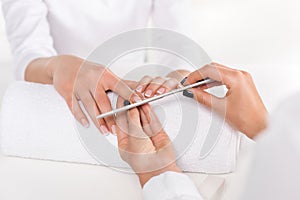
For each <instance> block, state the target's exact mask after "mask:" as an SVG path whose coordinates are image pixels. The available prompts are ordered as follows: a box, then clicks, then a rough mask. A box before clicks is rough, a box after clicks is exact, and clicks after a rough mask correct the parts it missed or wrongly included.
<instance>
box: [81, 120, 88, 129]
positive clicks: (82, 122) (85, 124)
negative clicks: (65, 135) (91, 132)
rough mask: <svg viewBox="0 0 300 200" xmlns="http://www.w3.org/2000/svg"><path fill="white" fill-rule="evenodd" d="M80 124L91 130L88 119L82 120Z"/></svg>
mask: <svg viewBox="0 0 300 200" xmlns="http://www.w3.org/2000/svg"><path fill="white" fill-rule="evenodd" d="M80 123H81V125H82V126H83V127H84V128H89V127H90V123H89V121H88V120H87V119H86V118H81V119H80Z"/></svg>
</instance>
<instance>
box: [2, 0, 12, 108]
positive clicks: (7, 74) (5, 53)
mask: <svg viewBox="0 0 300 200" xmlns="http://www.w3.org/2000/svg"><path fill="white" fill-rule="evenodd" d="M0 6H1V2H0ZM10 66H11V55H10V49H9V44H8V42H7V38H6V34H5V23H4V19H3V15H2V9H0V108H1V99H2V96H3V94H4V91H5V89H6V88H7V86H8V84H9V83H10V82H11V81H12V79H13V78H12V71H11V67H10Z"/></svg>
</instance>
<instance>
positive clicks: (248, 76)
mask: <svg viewBox="0 0 300 200" xmlns="http://www.w3.org/2000/svg"><path fill="white" fill-rule="evenodd" d="M241 72H242V73H243V75H244V76H245V77H247V78H252V76H251V74H250V73H249V72H247V71H241Z"/></svg>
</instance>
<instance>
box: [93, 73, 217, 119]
mask: <svg viewBox="0 0 300 200" xmlns="http://www.w3.org/2000/svg"><path fill="white" fill-rule="evenodd" d="M213 82H216V81H214V80H212V79H210V78H206V79H203V80H201V81H198V82H197V83H194V84H191V85H187V86H184V87H183V86H182V87H180V88H177V89H175V90H172V91H170V92H167V93H164V94H161V95H157V96H154V97H151V98H149V99H145V100H142V101H139V102H136V103H133V104H130V105H127V106H124V107H121V108H118V109H115V110H112V111H110V112H106V113H103V114H101V115H98V116H96V118H97V119H101V118H104V117H107V116H111V115H115V114H116V113H119V112H123V111H126V110H130V109H132V108H135V107H138V106H141V105H144V104H146V103H150V102H152V101H156V100H159V99H161V98H163V97H166V96H170V95H173V94H176V93H179V92H182V91H184V90H187V89H190V88H194V87H199V86H202V85H205V84H209V83H213Z"/></svg>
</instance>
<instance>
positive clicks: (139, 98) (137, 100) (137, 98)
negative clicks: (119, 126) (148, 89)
mask: <svg viewBox="0 0 300 200" xmlns="http://www.w3.org/2000/svg"><path fill="white" fill-rule="evenodd" d="M133 101H134V102H140V101H142V99H141V97H139V96H137V95H134V96H133Z"/></svg>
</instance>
